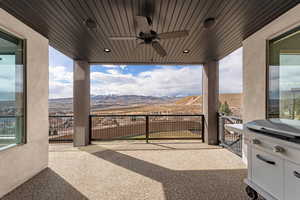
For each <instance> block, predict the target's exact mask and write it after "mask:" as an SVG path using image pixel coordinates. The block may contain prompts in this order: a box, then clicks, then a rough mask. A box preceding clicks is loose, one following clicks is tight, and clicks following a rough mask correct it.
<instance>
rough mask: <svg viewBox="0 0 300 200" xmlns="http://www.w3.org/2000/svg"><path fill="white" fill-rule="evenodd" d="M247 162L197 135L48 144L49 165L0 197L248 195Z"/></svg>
mask: <svg viewBox="0 0 300 200" xmlns="http://www.w3.org/2000/svg"><path fill="white" fill-rule="evenodd" d="M245 177H246V167H245V165H244V164H243V163H242V161H241V159H240V157H238V156H236V155H235V154H233V153H231V152H229V151H228V150H226V149H223V148H220V147H217V146H209V145H206V144H204V143H202V142H200V141H191V140H188V141H174V140H173V141H169V140H167V141H156V142H151V143H149V144H145V143H144V142H129V141H123V142H121V141H119V142H98V143H95V144H93V145H90V146H87V147H81V148H74V147H72V145H70V144H54V145H50V152H49V166H48V168H47V169H45V170H43V171H42V172H40V173H39V174H38V175H37V176H35V177H34V178H33V179H31V180H29V181H27V182H26V183H24V184H23V185H21V186H20V187H19V188H17V189H16V190H14V191H13V192H11V193H9V194H8V195H6V196H5V197H4V198H3V200H15V199H22V200H29V199H39V200H44V199H72V200H75V199H91V200H92V199H106V200H119V199H124V200H140V199H149V200H157V199H161V200H169V199H189V200H193V199H195V200H196V199H201V200H202V199H203V200H211V199H224V200H225V199H247V196H246V193H245V192H244V188H245V185H244V183H243V179H244V178H245Z"/></svg>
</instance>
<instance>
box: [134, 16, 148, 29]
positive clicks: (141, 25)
mask: <svg viewBox="0 0 300 200" xmlns="http://www.w3.org/2000/svg"><path fill="white" fill-rule="evenodd" d="M135 21H136V26H137V28H138V30H140V31H142V32H149V31H150V24H149V21H148V19H147V17H145V16H135Z"/></svg>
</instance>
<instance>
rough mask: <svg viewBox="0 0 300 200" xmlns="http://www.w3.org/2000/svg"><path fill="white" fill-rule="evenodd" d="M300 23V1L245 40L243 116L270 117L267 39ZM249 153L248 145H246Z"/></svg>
mask: <svg viewBox="0 0 300 200" xmlns="http://www.w3.org/2000/svg"><path fill="white" fill-rule="evenodd" d="M297 26H300V4H298V5H297V6H296V7H294V8H292V9H291V10H289V11H288V12H286V13H284V14H283V15H282V16H280V17H279V18H277V19H276V20H274V21H272V22H271V23H270V24H268V25H267V26H265V27H264V28H262V29H261V30H259V31H257V32H256V33H254V34H253V35H251V36H250V37H248V38H247V39H246V40H244V41H243V108H244V109H243V119H244V122H245V123H246V122H249V121H252V120H255V119H264V118H265V117H266V82H267V80H266V75H267V74H266V73H267V71H266V70H267V66H266V65H267V49H266V48H267V40H270V39H272V38H274V37H276V36H278V35H280V34H282V33H285V32H287V31H289V30H291V29H292V28H295V27H297ZM243 146H244V147H245V148H244V154H246V152H247V149H246V145H243Z"/></svg>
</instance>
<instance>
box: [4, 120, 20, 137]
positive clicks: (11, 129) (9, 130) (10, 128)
mask: <svg viewBox="0 0 300 200" xmlns="http://www.w3.org/2000/svg"><path fill="white" fill-rule="evenodd" d="M16 119H17V117H16V116H0V137H15V134H16Z"/></svg>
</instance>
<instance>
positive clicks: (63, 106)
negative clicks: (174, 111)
mask: <svg viewBox="0 0 300 200" xmlns="http://www.w3.org/2000/svg"><path fill="white" fill-rule="evenodd" d="M176 100H178V98H176V97H153V96H141V95H92V96H91V110H99V109H111V108H122V107H128V106H138V105H153V104H165V103H171V102H174V101H176ZM72 110H73V98H59V99H49V112H50V113H62V114H63V113H68V112H72Z"/></svg>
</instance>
